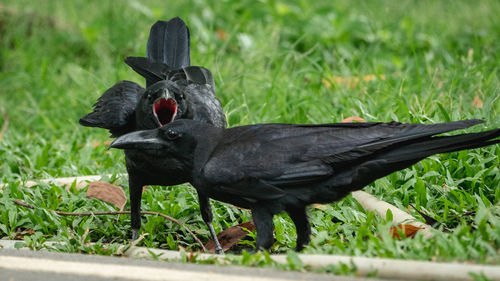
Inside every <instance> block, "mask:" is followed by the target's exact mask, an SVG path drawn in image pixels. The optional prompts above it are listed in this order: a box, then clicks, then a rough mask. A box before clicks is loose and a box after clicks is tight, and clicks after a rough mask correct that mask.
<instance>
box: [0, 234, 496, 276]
mask: <svg viewBox="0 0 500 281" xmlns="http://www.w3.org/2000/svg"><path fill="white" fill-rule="evenodd" d="M18 242H23V241H14V240H0V247H4V248H14V245H15V243H18ZM50 244H54V243H48V245H50ZM121 247H122V248H121V249H122V250H123V251H124V254H125V255H126V256H128V257H135V258H140V259H155V257H157V258H159V259H165V260H180V259H182V258H183V256H186V255H187V256H189V255H192V254H191V253H186V252H177V251H170V250H161V249H148V248H145V247H130V248H127V246H121ZM270 257H271V259H273V260H274V261H275V262H277V263H281V264H286V263H288V261H287V255H281V254H279V255H271V256H270ZM298 257H299V258H300V260H301V261H302V263H303V264H304V265H307V266H310V267H311V268H323V267H325V266H328V265H338V264H347V265H351V266H354V267H355V268H356V270H357V275H359V276H366V275H368V274H373V273H376V276H377V277H378V278H387V279H404V280H409V279H410V280H474V279H473V278H472V276H471V273H474V274H483V275H484V276H485V277H486V278H488V279H490V280H500V266H493V265H475V264H463V263H441V262H427V261H412V260H397V259H386V258H366V257H350V256H338V255H310V254H298ZM196 258H197V259H198V260H214V259H216V260H219V261H221V262H224V261H225V260H227V258H226V257H225V256H223V255H214V254H205V253H196Z"/></svg>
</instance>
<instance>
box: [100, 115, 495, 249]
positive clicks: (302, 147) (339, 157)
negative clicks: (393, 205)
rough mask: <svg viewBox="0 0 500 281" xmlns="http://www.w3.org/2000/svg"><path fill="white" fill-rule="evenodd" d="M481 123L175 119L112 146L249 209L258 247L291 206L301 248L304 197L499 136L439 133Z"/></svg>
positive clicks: (353, 186)
mask: <svg viewBox="0 0 500 281" xmlns="http://www.w3.org/2000/svg"><path fill="white" fill-rule="evenodd" d="M479 123H482V121H481V120H464V121H457V122H449V123H441V124H433V125H424V124H403V123H397V122H390V123H339V124H322V125H293V124H261V125H250V126H241V127H234V128H230V129H224V128H217V127H214V126H211V125H209V124H203V123H201V122H197V121H193V120H177V121H174V122H172V123H170V124H168V125H166V126H163V127H162V128H159V129H155V130H147V131H140V132H134V133H130V134H127V135H124V136H122V137H120V138H118V139H116V140H115V141H114V142H113V143H112V144H111V146H110V147H113V148H121V149H127V150H137V151H141V152H142V153H144V155H156V156H158V159H162V160H160V161H158V163H157V168H158V169H159V170H160V169H162V170H163V172H162V173H164V174H169V173H172V170H175V171H176V172H177V173H178V174H182V175H184V176H185V177H184V178H183V180H185V181H187V182H190V183H191V184H192V185H193V186H194V187H195V188H196V190H197V192H198V195H199V197H200V198H207V197H210V198H213V199H216V200H220V201H223V202H227V203H231V204H233V205H236V206H240V207H243V208H248V209H251V210H252V216H253V221H254V223H255V226H256V228H257V243H256V248H257V249H261V248H262V249H269V248H270V247H271V246H272V244H273V228H274V225H273V215H275V214H277V213H280V212H282V211H285V212H287V213H288V214H289V216H290V218H291V219H292V221H293V222H294V224H295V227H296V230H297V246H296V250H297V251H300V250H301V249H302V248H303V247H304V246H306V245H307V244H308V243H309V241H310V237H309V236H310V234H311V229H310V225H309V222H308V219H307V216H306V210H305V208H306V206H307V205H309V204H312V203H329V202H333V201H336V200H339V199H341V198H342V197H344V196H346V195H347V194H348V193H349V192H351V191H354V190H358V189H361V188H363V187H364V186H365V185H367V184H369V183H371V182H373V181H374V180H376V179H378V178H381V177H384V176H386V175H388V174H390V173H392V172H394V171H398V170H401V169H404V168H407V167H409V166H411V165H413V164H415V163H417V162H418V161H420V160H422V159H424V158H425V157H428V156H430V155H433V154H437V153H444V152H452V151H459V150H463V149H471V148H478V147H483V146H487V145H492V144H496V143H498V142H499V141H500V140H499V139H495V138H497V137H498V136H499V135H500V129H495V130H490V131H484V132H480V133H469V134H462V135H455V136H436V135H438V134H442V133H445V132H449V131H454V130H459V129H464V128H467V127H470V126H472V125H476V124H479ZM173 162H175V165H173V164H172V163H173ZM159 174H161V173H159ZM208 207H209V205H208V204H207V201H206V200H200V209H201V213H202V217H203V219H204V220H205V222H206V223H207V224H208V225H209V226H210V225H211V221H210V219H211V215H210V214H209V212H210V208H208ZM212 236H214V237H213V238H215V234H212Z"/></svg>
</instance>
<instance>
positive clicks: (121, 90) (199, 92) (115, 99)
mask: <svg viewBox="0 0 500 281" xmlns="http://www.w3.org/2000/svg"><path fill="white" fill-rule="evenodd" d="M189 44H190V39H189V30H188V28H187V26H186V25H185V24H184V22H183V21H182V20H181V19H179V18H174V19H172V20H170V21H168V22H165V21H158V22H156V23H155V24H154V25H153V26H152V27H151V32H150V36H149V40H148V44H147V58H140V57H128V58H127V59H126V60H125V61H126V62H127V64H129V65H130V66H132V68H133V69H134V70H136V71H137V72H138V73H139V74H141V75H142V76H144V77H145V78H146V85H147V88H146V89H144V88H142V87H141V86H139V85H138V84H136V83H134V82H130V81H121V82H118V83H117V84H116V85H114V86H113V87H111V88H110V89H108V90H107V91H106V92H105V93H104V94H103V95H102V96H101V97H100V98H99V99H98V101H97V103H96V104H95V105H94V111H93V112H91V113H89V114H87V115H85V116H84V117H82V118H81V119H80V124H81V125H83V126H89V127H100V128H105V129H108V130H109V131H110V132H111V136H112V137H119V136H121V135H123V134H126V133H130V132H133V131H137V130H146V129H153V128H157V127H160V126H163V125H165V124H168V123H170V122H172V121H173V120H175V119H178V118H185V119H193V120H198V121H201V122H206V123H208V124H211V125H214V126H217V127H225V126H226V118H225V116H224V112H223V110H222V106H221V103H220V102H219V100H218V99H217V98H216V96H215V86H214V81H213V77H212V74H211V73H210V71H209V70H208V69H206V68H203V67H200V66H190V57H189ZM125 160H126V166H127V172H128V174H129V186H130V205H131V224H132V239H136V238H137V235H138V231H139V228H140V225H141V217H140V208H141V191H142V187H143V186H144V185H175V184H179V183H183V182H185V181H186V180H187V177H186V176H185V175H183V174H181V173H179V171H177V170H176V167H177V161H176V160H175V159H173V160H172V161H170V162H169V161H168V160H167V162H165V159H163V158H158V157H157V156H156V155H151V154H145V153H143V152H142V151H138V150H125ZM159 163H161V165H171V167H172V169H171V170H169V173H167V174H164V173H162V171H163V168H159V167H158V164H159ZM206 201H208V198H207V199H206Z"/></svg>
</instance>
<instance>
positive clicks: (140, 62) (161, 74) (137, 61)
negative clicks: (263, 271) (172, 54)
mask: <svg viewBox="0 0 500 281" xmlns="http://www.w3.org/2000/svg"><path fill="white" fill-rule="evenodd" d="M125 63H126V64H128V65H129V66H130V67H131V68H132V69H133V70H134V71H135V72H137V73H139V74H140V75H141V76H142V77H144V78H146V86H147V87H149V86H151V85H153V84H154V83H156V82H158V81H161V80H165V79H166V77H167V73H168V72H169V71H171V70H172V68H171V67H170V66H168V65H166V64H164V63H162V62H155V61H153V60H151V59H148V58H143V57H127V58H125Z"/></svg>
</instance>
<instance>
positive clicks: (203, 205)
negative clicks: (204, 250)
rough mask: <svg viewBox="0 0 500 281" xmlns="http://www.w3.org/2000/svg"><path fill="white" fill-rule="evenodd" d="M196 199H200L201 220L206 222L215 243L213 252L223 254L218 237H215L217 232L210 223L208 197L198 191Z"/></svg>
mask: <svg viewBox="0 0 500 281" xmlns="http://www.w3.org/2000/svg"><path fill="white" fill-rule="evenodd" d="M198 200H199V201H200V211H201V217H202V218H203V221H204V222H205V223H206V224H207V226H208V230H210V235H211V236H212V240H214V244H215V253H216V254H224V251H222V247H221V246H220V243H219V239H217V234H216V233H215V230H214V226H213V225H212V216H213V215H212V208H211V207H210V199H209V198H208V197H207V196H205V195H202V194H200V193H198Z"/></svg>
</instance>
